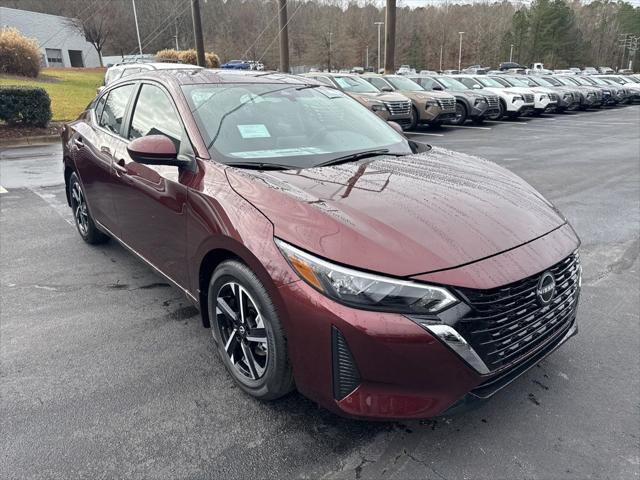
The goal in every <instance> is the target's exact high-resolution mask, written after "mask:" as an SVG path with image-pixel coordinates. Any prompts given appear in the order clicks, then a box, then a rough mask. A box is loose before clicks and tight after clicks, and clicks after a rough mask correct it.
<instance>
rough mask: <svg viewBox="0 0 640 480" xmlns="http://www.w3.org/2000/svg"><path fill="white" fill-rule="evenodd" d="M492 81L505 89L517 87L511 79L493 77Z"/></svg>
mask: <svg viewBox="0 0 640 480" xmlns="http://www.w3.org/2000/svg"><path fill="white" fill-rule="evenodd" d="M490 80H493V81H495V82H498V83H499V84H500V85H502V86H503V87H514V86H515V82H513V81H512V80H511V79H509V80H507V79H505V78H496V77H491V78H490Z"/></svg>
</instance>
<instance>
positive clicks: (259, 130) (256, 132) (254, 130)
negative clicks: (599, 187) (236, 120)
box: [238, 124, 271, 138]
mask: <svg viewBox="0 0 640 480" xmlns="http://www.w3.org/2000/svg"><path fill="white" fill-rule="evenodd" d="M238 130H240V135H241V136H242V138H269V137H271V135H270V134H269V130H267V126H266V125H263V124H256V125H238Z"/></svg>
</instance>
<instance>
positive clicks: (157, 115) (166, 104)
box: [128, 84, 182, 150]
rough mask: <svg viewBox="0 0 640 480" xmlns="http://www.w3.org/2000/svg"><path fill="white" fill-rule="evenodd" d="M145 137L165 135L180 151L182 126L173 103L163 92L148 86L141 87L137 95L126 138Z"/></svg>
mask: <svg viewBox="0 0 640 480" xmlns="http://www.w3.org/2000/svg"><path fill="white" fill-rule="evenodd" d="M147 135H165V136H167V137H169V138H170V139H171V140H172V141H173V143H174V144H175V146H176V149H177V150H179V149H180V142H181V140H182V125H181V124H180V120H179V119H178V115H177V113H176V111H175V109H174V108H173V102H172V101H171V99H170V98H169V97H168V96H167V94H166V93H165V92H164V91H162V90H161V89H160V88H158V87H156V86H154V85H149V84H145V85H142V89H141V90H140V95H138V101H137V102H136V106H135V109H134V111H133V118H132V119H131V127H130V128H129V135H128V138H129V139H130V140H133V139H135V138H139V137H144V136H147Z"/></svg>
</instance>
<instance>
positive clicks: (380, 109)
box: [371, 103, 387, 112]
mask: <svg viewBox="0 0 640 480" xmlns="http://www.w3.org/2000/svg"><path fill="white" fill-rule="evenodd" d="M371 110H373V111H374V112H385V111H386V110H387V107H385V106H384V105H383V104H382V103H374V104H373V105H371Z"/></svg>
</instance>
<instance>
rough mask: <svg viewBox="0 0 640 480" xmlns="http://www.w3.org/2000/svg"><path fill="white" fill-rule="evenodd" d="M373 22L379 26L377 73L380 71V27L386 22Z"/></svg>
mask: <svg viewBox="0 0 640 480" xmlns="http://www.w3.org/2000/svg"><path fill="white" fill-rule="evenodd" d="M373 24H374V25H377V26H378V70H377V71H376V73H380V27H381V26H382V25H384V22H374V23H373Z"/></svg>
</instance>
